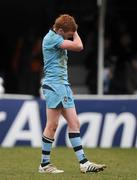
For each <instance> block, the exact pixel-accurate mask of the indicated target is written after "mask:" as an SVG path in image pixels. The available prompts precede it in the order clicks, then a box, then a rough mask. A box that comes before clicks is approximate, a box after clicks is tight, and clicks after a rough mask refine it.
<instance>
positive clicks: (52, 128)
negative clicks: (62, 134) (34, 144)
mask: <svg viewBox="0 0 137 180" xmlns="http://www.w3.org/2000/svg"><path fill="white" fill-rule="evenodd" d="M57 127H58V123H56V124H48V125H47V129H48V130H49V131H52V132H56V129H57Z"/></svg>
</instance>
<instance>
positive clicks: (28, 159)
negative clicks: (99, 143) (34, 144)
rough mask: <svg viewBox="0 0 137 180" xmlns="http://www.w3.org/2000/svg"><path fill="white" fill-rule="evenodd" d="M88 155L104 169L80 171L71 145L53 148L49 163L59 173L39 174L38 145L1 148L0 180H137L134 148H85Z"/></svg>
mask: <svg viewBox="0 0 137 180" xmlns="http://www.w3.org/2000/svg"><path fill="white" fill-rule="evenodd" d="M84 150H85V154H86V155H87V157H88V158H89V159H90V160H92V161H94V162H97V163H105V164H106V165H107V168H106V169H105V170H104V171H103V172H100V173H90V174H82V173H80V171H79V164H78V162H77V160H76V157H75V154H74V152H73V150H72V149H71V148H66V147H64V148H63V147H59V148H53V150H52V153H51V155H52V159H51V161H52V163H53V162H54V164H55V165H56V166H57V167H58V168H61V169H63V170H64V171H65V172H64V173H62V174H39V173H38V166H39V162H40V157H41V149H40V148H30V147H15V148H0V180H90V179H91V180H128V179H129V180H130V179H131V180H137V149H135V148H131V149H120V148H110V149H103V148H102V149H101V148H84Z"/></svg>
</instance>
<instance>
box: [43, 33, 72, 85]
mask: <svg viewBox="0 0 137 180" xmlns="http://www.w3.org/2000/svg"><path fill="white" fill-rule="evenodd" d="M63 41H64V39H63V37H62V36H61V35H59V34H57V33H56V32H54V31H53V30H49V32H48V33H47V35H46V36H45V37H44V39H43V43H42V52H43V59H44V77H43V80H42V85H43V84H69V83H68V73H67V60H68V56H67V50H64V49H61V48H60V45H61V44H62V42H63Z"/></svg>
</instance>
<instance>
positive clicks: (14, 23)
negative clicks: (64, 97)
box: [0, 0, 137, 97]
mask: <svg viewBox="0 0 137 180" xmlns="http://www.w3.org/2000/svg"><path fill="white" fill-rule="evenodd" d="M100 11H101V8H100V6H99V1H98V2H97V1H96V0H85V1H83V0H69V1H65V0H49V1H48V0H47V1H46V0H39V1H37V0H29V1H25V0H20V1H17V0H12V1H8V0H1V1H0V77H1V79H0V83H1V84H2V85H3V87H4V90H3V92H5V93H10V94H12V93H13V94H28V95H34V96H36V97H39V96H40V80H41V77H42V66H43V61H42V53H41V42H42V39H43V37H44V35H45V34H46V33H47V32H48V30H49V29H50V28H51V27H52V25H53V23H54V20H55V18H56V17H57V16H58V15H59V14H63V13H69V14H70V15H72V16H74V17H75V19H76V21H77V23H78V25H79V29H78V32H79V34H80V36H81V39H82V41H83V44H84V47H85V49H84V51H82V52H80V53H73V52H69V58H70V59H69V79H70V82H71V85H72V89H73V91H74V93H76V94H97V93H98V91H97V88H98V87H97V86H98V83H97V82H98V55H99V48H98V47H99V44H98V43H99V18H100ZM136 19H137V1H136V0H132V2H131V1H129V0H127V1H124V0H120V1H119V0H106V3H105V16H104V24H103V25H104V34H103V38H104V41H103V50H104V54H103V56H104V57H103V58H104V59H103V77H102V78H103V94H137V26H136Z"/></svg>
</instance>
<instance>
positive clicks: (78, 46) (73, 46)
mask: <svg viewBox="0 0 137 180" xmlns="http://www.w3.org/2000/svg"><path fill="white" fill-rule="evenodd" d="M60 48H62V49H67V50H70V51H78V52H79V51H81V50H83V43H82V41H81V38H80V36H79V35H78V33H77V32H74V34H73V40H72V41H71V40H64V41H63V43H62V44H61V45H60Z"/></svg>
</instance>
